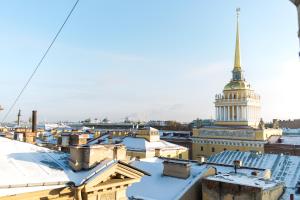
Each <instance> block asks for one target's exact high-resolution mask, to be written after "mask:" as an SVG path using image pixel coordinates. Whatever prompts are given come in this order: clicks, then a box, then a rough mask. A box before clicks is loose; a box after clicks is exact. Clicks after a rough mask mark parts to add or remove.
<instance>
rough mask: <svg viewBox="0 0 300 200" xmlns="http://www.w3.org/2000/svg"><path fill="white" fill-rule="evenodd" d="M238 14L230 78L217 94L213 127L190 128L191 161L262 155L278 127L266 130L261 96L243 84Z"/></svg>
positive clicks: (278, 132) (279, 132)
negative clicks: (244, 153) (220, 154)
mask: <svg viewBox="0 0 300 200" xmlns="http://www.w3.org/2000/svg"><path fill="white" fill-rule="evenodd" d="M238 17H239V13H238V14H237V32H236V47H235V60H234V68H233V70H232V79H231V80H230V82H229V83H228V84H226V85H225V87H224V89H223V93H222V94H218V95H216V98H215V110H216V120H215V123H214V126H204V127H201V128H196V129H193V148H192V149H193V159H201V157H202V156H204V157H208V156H211V155H213V154H216V153H218V152H222V151H225V150H236V151H257V152H264V144H265V143H267V139H268V138H269V137H270V136H271V135H281V134H282V130H281V129H279V128H268V129H266V128H265V126H264V123H263V121H262V120H261V118H260V96H259V95H257V94H256V93H255V92H254V90H253V89H252V88H251V87H250V84H249V83H247V82H246V81H245V78H244V74H243V70H242V66H241V60H240V37H239V21H238Z"/></svg>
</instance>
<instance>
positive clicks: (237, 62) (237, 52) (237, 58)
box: [234, 8, 241, 70]
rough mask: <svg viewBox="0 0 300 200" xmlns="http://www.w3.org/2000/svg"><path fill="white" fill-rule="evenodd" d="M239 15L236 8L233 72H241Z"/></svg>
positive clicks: (238, 10) (238, 9)
mask: <svg viewBox="0 0 300 200" xmlns="http://www.w3.org/2000/svg"><path fill="white" fill-rule="evenodd" d="M239 15H240V8H237V9H236V17H237V23H236V44H235V57H234V70H241V56H240V30H239Z"/></svg>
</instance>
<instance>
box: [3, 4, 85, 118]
mask: <svg viewBox="0 0 300 200" xmlns="http://www.w3.org/2000/svg"><path fill="white" fill-rule="evenodd" d="M78 2H79V0H77V1H76V2H75V4H74V5H73V7H72V9H71V10H70V12H69V14H68V15H67V17H66V19H65V21H64V22H63V24H62V25H61V26H60V28H59V30H58V32H57V33H56V35H55V37H54V38H53V39H52V41H51V43H50V45H49V46H48V48H47V50H46V51H45V52H44V54H43V56H42V58H41V59H40V61H39V62H38V64H37V65H36V67H35V68H34V70H33V72H32V74H31V75H30V77H29V79H28V80H27V81H26V83H25V85H24V87H23V88H22V89H21V91H20V92H19V94H18V96H17V97H16V98H15V100H14V101H13V103H12V105H11V106H10V107H9V109H8V111H7V113H6V114H5V116H4V117H3V119H2V123H4V122H5V120H6V118H7V117H8V115H9V114H10V112H11V111H12V109H13V108H14V107H15V105H16V103H17V102H18V100H19V99H20V97H21V96H22V94H23V92H24V91H25V89H26V88H27V87H28V85H29V83H30V81H31V80H32V78H33V77H34V75H35V74H36V72H37V70H38V69H39V67H40V66H41V64H42V63H43V61H44V59H45V58H46V56H47V54H48V52H49V51H50V49H51V47H52V46H53V44H54V43H55V41H56V39H57V38H58V36H59V34H60V32H61V31H62V29H63V28H64V26H65V24H66V23H67V21H68V20H69V18H70V16H71V15H72V13H73V11H74V10H75V8H76V6H77V4H78Z"/></svg>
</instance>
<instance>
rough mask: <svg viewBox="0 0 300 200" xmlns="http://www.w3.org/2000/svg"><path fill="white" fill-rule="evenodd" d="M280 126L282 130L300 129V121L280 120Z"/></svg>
mask: <svg viewBox="0 0 300 200" xmlns="http://www.w3.org/2000/svg"><path fill="white" fill-rule="evenodd" d="M278 123H279V126H280V127H281V128H290V129H298V128H300V119H295V120H279V121H278Z"/></svg>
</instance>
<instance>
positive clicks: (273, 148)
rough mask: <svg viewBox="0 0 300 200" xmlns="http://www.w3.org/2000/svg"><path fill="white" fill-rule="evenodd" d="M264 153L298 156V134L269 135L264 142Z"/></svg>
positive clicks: (299, 142) (299, 140) (299, 153)
mask: <svg viewBox="0 0 300 200" xmlns="http://www.w3.org/2000/svg"><path fill="white" fill-rule="evenodd" d="M265 153H276V154H285V155H295V156H300V135H299V136H292V135H291V136H271V137H270V138H269V139H268V143H267V144H265Z"/></svg>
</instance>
